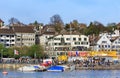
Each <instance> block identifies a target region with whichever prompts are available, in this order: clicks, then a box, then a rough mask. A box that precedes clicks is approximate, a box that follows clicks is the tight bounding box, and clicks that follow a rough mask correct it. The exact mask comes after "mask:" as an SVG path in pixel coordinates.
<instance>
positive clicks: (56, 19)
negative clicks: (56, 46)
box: [50, 14, 64, 33]
mask: <svg viewBox="0 0 120 78" xmlns="http://www.w3.org/2000/svg"><path fill="white" fill-rule="evenodd" d="M50 24H52V25H53V26H54V27H55V30H56V31H57V32H58V33H60V32H61V30H62V29H63V28H64V23H63V21H62V19H61V17H60V16H59V15H58V14H56V15H53V16H52V17H51V18H50Z"/></svg>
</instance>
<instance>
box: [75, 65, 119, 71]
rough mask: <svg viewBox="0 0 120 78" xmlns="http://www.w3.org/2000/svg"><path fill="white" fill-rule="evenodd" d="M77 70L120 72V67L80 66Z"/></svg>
mask: <svg viewBox="0 0 120 78" xmlns="http://www.w3.org/2000/svg"><path fill="white" fill-rule="evenodd" d="M76 70H120V65H111V66H94V67H79V66H76Z"/></svg>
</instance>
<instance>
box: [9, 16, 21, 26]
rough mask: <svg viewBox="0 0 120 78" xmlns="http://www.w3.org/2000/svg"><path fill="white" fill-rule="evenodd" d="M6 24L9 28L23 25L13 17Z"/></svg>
mask: <svg viewBox="0 0 120 78" xmlns="http://www.w3.org/2000/svg"><path fill="white" fill-rule="evenodd" d="M8 22H9V25H10V26H14V25H23V23H21V22H20V21H19V20H18V19H17V18H14V17H12V18H10V19H9V21H8Z"/></svg>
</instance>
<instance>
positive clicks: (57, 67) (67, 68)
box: [47, 65, 75, 72]
mask: <svg viewBox="0 0 120 78" xmlns="http://www.w3.org/2000/svg"><path fill="white" fill-rule="evenodd" d="M73 70H75V65H70V66H68V65H55V66H51V67H49V68H48V69H47V71H59V72H64V71H73Z"/></svg>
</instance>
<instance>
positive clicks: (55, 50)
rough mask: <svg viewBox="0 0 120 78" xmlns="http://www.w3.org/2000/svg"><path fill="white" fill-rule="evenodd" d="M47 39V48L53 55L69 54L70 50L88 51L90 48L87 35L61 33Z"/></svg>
mask: <svg viewBox="0 0 120 78" xmlns="http://www.w3.org/2000/svg"><path fill="white" fill-rule="evenodd" d="M47 41H48V42H47V44H46V48H47V49H46V50H47V52H48V53H50V54H51V55H53V56H57V55H61V54H67V53H68V52H69V51H86V50H87V49H88V48H89V38H88V37H87V36H85V35H77V34H72V35H70V34H59V35H56V36H53V37H50V38H48V40H47Z"/></svg>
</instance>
